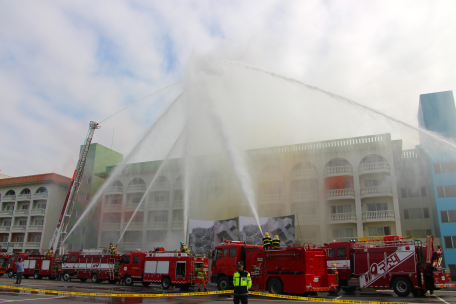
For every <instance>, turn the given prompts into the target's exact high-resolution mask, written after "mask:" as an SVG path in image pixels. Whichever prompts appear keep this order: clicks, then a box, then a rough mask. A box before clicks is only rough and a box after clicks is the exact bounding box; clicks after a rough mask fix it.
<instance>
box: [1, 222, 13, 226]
mask: <svg viewBox="0 0 456 304" xmlns="http://www.w3.org/2000/svg"><path fill="white" fill-rule="evenodd" d="M3 226H7V227H10V226H11V221H3Z"/></svg>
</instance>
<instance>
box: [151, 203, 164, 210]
mask: <svg viewBox="0 0 456 304" xmlns="http://www.w3.org/2000/svg"><path fill="white" fill-rule="evenodd" d="M168 208H169V202H157V203H155V202H154V203H149V209H168Z"/></svg>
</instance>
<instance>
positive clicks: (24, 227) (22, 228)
mask: <svg viewBox="0 0 456 304" xmlns="http://www.w3.org/2000/svg"><path fill="white" fill-rule="evenodd" d="M26 227H27V226H25V225H15V226H13V227H11V231H25V229H26Z"/></svg>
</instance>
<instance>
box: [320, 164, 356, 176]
mask: <svg viewBox="0 0 456 304" xmlns="http://www.w3.org/2000/svg"><path fill="white" fill-rule="evenodd" d="M324 174H325V175H339V174H340V175H346V174H353V167H352V166H350V165H347V166H334V167H326V168H325V170H324Z"/></svg>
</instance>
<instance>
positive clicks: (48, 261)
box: [41, 260, 51, 270]
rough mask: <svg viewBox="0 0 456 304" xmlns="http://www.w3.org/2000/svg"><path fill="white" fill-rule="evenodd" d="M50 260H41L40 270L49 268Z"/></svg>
mask: <svg viewBox="0 0 456 304" xmlns="http://www.w3.org/2000/svg"><path fill="white" fill-rule="evenodd" d="M50 263H51V261H50V260H43V264H42V265H41V270H49V265H50Z"/></svg>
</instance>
